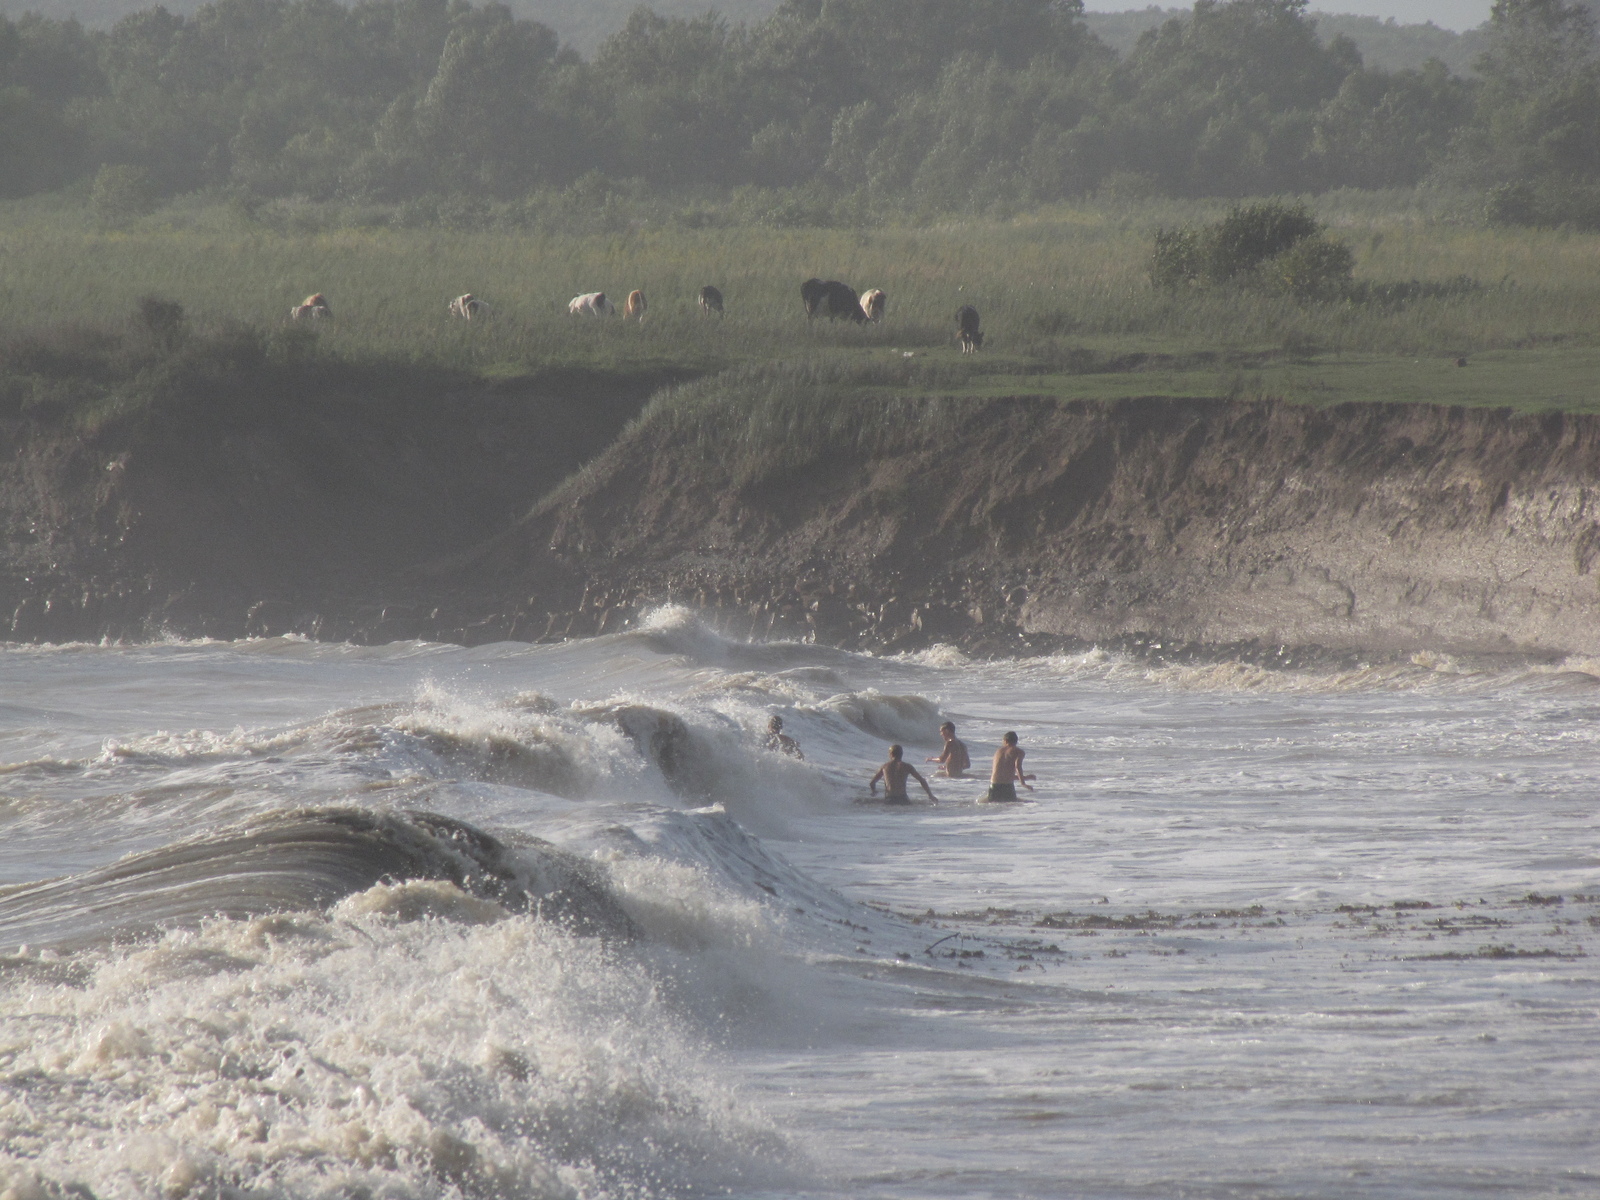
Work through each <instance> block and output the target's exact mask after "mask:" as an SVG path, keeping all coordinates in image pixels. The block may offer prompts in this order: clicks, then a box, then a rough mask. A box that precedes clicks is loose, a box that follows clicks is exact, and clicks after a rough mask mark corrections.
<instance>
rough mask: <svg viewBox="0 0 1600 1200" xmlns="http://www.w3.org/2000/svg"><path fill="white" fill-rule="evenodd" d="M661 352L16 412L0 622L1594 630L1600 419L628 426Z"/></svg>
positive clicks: (1392, 647) (1205, 644)
mask: <svg viewBox="0 0 1600 1200" xmlns="http://www.w3.org/2000/svg"><path fill="white" fill-rule="evenodd" d="M660 382H661V381H660V380H649V379H644V378H640V379H636V380H632V381H618V380H615V379H608V380H599V381H597V380H588V381H587V382H583V381H578V382H574V381H571V380H568V381H556V382H555V383H554V384H551V385H550V386H545V387H544V388H543V390H539V389H534V390H532V391H529V390H528V389H526V388H524V389H522V390H517V389H511V390H509V391H507V390H505V389H501V390H496V389H487V390H480V391H476V392H463V393H461V394H459V395H450V396H444V397H439V396H433V397H429V398H427V399H426V400H420V399H417V398H412V399H411V400H402V399H395V398H390V399H389V400H388V401H380V399H378V398H375V397H373V396H370V395H355V396H345V397H344V398H343V399H342V400H339V401H338V402H331V401H330V400H329V398H328V397H326V396H324V397H320V398H318V399H316V400H315V401H313V400H310V399H308V398H304V397H283V398H281V399H280V400H279V401H276V402H274V403H273V404H271V405H266V406H263V407H259V408H253V409H250V410H249V411H236V410H230V409H228V408H227V406H226V405H222V406H219V407H216V408H206V407H205V406H204V405H202V406H201V409H200V410H198V411H189V412H183V411H177V412H173V413H169V414H167V416H166V417H165V418H164V419H163V420H160V421H154V422H146V423H144V424H141V425H139V426H137V427H136V428H119V427H116V426H108V427H107V428H105V429H102V430H101V431H100V432H99V433H97V434H95V435H93V436H80V435H74V434H69V433H65V432H61V431H59V430H52V429H50V428H48V427H45V426H40V425H39V424H38V423H31V424H30V423H29V422H27V421H11V422H5V421H0V441H3V443H4V444H3V447H0V448H3V449H4V451H5V453H4V456H3V457H0V519H3V521H4V522H5V524H4V536H5V552H4V554H3V555H0V637H9V638H12V639H17V640H46V641H53V640H67V639H81V638H100V637H103V636H111V637H127V638H140V637H149V636H153V635H156V634H159V633H161V632H164V631H165V632H172V633H177V634H182V635H185V636H196V635H201V634H207V635H211V636H220V637H236V636H243V635H247V634H273V633H283V632H289V631H295V632H301V633H306V634H310V635H313V636H322V637H329V638H349V639H353V640H357V641H387V640H392V639H395V638H408V637H424V638H436V639H446V640H455V641H463V642H484V641H493V640H498V639H502V638H517V639H520V640H540V639H554V638H561V637H564V636H579V635H589V634H594V633H597V632H609V631H612V630H615V629H618V628H621V627H622V626H623V625H624V624H626V623H627V622H628V621H630V620H632V619H634V618H635V617H636V616H637V615H638V614H639V613H640V612H641V611H643V610H645V609H646V608H649V607H651V606H654V605H657V604H660V603H663V602H669V601H676V602H683V603H688V604H691V605H694V606H695V607H697V608H700V609H702V610H703V611H705V612H707V613H708V614H710V615H711V617H712V619H713V620H714V621H716V622H717V623H718V624H719V625H720V626H721V627H722V628H724V629H725V630H726V631H727V632H729V633H731V634H734V635H737V636H751V635H754V636H764V635H768V634H774V633H776V634H781V635H785V636H803V637H813V638H816V639H817V640H820V641H825V642H829V643H833V644H838V645H848V646H853V647H863V648H890V649H904V648H912V647H915V646H918V645H926V644H929V643H932V642H940V641H943V642H953V643H957V644H961V645H965V646H968V647H971V648H975V649H977V650H979V651H983V652H992V653H1008V652H1019V651H1027V650H1030V649H1032V650H1038V649H1044V648H1048V647H1052V646H1063V645H1073V644H1083V643H1090V642H1094V643H1100V644H1121V645H1131V646H1135V647H1140V646H1159V647H1161V648H1162V652H1163V653H1168V654H1170V653H1176V652H1192V653H1196V654H1201V653H1213V652H1216V651H1217V650H1219V649H1223V650H1226V652H1228V653H1230V654H1234V655H1244V656H1255V657H1257V658H1258V659H1260V660H1264V661H1278V662H1286V661H1293V660H1294V659H1295V658H1296V656H1297V655H1299V656H1304V655H1306V654H1308V653H1316V652H1321V653H1331V654H1339V655H1345V656H1349V655H1378V654H1394V653H1400V654H1403V653H1408V652H1412V651H1416V650H1442V651H1453V652H1475V653H1502V652H1514V653H1519V654H1532V655H1535V656H1543V657H1560V656H1563V655H1569V654H1580V655H1594V654H1600V581H1597V578H1596V573H1595V566H1596V562H1597V558H1600V419H1597V418H1594V417H1579V416H1563V415H1547V416H1535V415H1516V414H1512V413H1508V412H1503V411H1489V410H1481V409H1458V408H1434V407H1421V406H1405V405H1389V406H1384V405H1362V406H1346V407H1341V408H1334V409H1314V408H1308V407H1301V406H1292V405H1284V404H1276V403H1235V402H1226V401H1208V400H1188V401H1184V400H1144V401H1138V400H1135V401H1121V402H1115V403H1087V402H1070V403H1069V402H1058V401H1055V400H1051V399H1047V398H1038V397H1033V398H1014V399H995V400H929V401H915V400H905V399H900V400H897V401H894V402H893V403H894V404H895V405H898V407H897V408H895V409H893V413H894V420H892V421H884V420H881V419H879V416H880V414H881V412H882V411H886V410H882V409H879V408H871V407H851V405H853V404H855V401H850V402H849V403H842V404H840V405H838V406H836V411H837V412H839V413H844V414H845V415H846V416H847V417H848V416H849V415H850V414H852V413H854V414H857V418H853V419H855V420H856V423H855V424H853V425H852V424H851V423H850V421H849V420H845V419H842V418H841V419H840V420H838V421H835V422H834V424H831V425H830V424H828V423H827V422H823V423H822V424H821V425H819V426H817V427H816V428H813V429H811V430H810V431H809V433H807V434H806V435H805V436H804V437H802V436H799V435H795V436H793V437H791V436H789V435H788V434H785V433H782V432H781V429H782V428H785V427H783V426H782V425H781V422H780V423H777V424H771V423H769V425H767V426H759V427H757V426H755V425H750V424H748V422H747V423H746V425H745V426H741V424H740V423H741V421H744V420H745V419H746V417H747V416H748V414H749V412H750V411H751V406H750V405H749V404H747V403H746V402H745V400H744V399H743V398H742V397H741V396H739V395H738V394H735V393H731V392H730V393H728V394H727V395H726V396H724V397H722V398H721V399H720V400H716V401H715V402H714V403H711V404H709V406H702V407H701V408H698V409H693V410H690V409H685V410H683V413H680V415H679V418H677V420H676V424H673V423H672V422H670V421H669V422H665V423H664V422H662V421H652V420H650V419H648V418H647V419H645V420H643V421H640V422H638V423H636V424H634V425H632V426H629V427H628V428H627V429H626V430H624V429H623V425H624V423H625V422H626V421H627V419H628V418H629V417H630V416H632V415H633V414H634V413H635V412H636V411H637V410H638V408H639V406H640V405H641V404H642V403H643V400H644V397H645V395H646V394H647V392H648V391H649V390H650V389H652V388H653V387H655V386H657V385H658V384H659V383H660ZM546 383H547V384H549V383H550V381H546ZM597 387H598V388H603V389H605V390H606V397H604V398H602V397H601V396H600V395H599V394H597V392H596V390H595V389H596V388H597ZM876 403H877V402H876V401H874V400H872V399H870V398H868V399H864V400H861V401H860V404H861V405H866V406H870V405H873V404H876ZM793 411H798V412H800V413H802V414H803V413H804V412H806V411H809V410H808V409H807V408H806V407H805V405H804V404H802V405H801V406H800V407H799V408H798V409H795V410H793ZM684 413H687V414H688V415H684ZM830 419H831V418H830ZM775 429H776V430H780V432H778V433H774V432H773V430H775ZM752 430H754V431H755V432H752ZM819 430H820V432H819ZM619 431H620V436H619ZM868 431H870V434H871V435H870V436H868ZM807 438H809V439H810V440H809V441H807V440H806V439H807ZM802 443H803V448H802V449H799V450H797V449H796V447H797V446H801V445H802ZM595 454H598V455H599V457H598V458H596V459H594V461H593V462H592V463H591V464H590V465H589V466H588V467H587V468H586V469H585V470H584V471H582V472H580V473H579V474H578V475H576V476H573V477H572V478H570V479H569V480H568V481H567V483H566V485H565V486H564V487H563V488H562V489H561V490H560V491H558V492H557V493H556V494H555V495H554V496H553V497H552V498H551V499H549V500H547V501H545V502H544V504H543V505H542V506H541V507H539V508H537V509H535V510H534V511H533V513H532V515H530V516H525V517H522V518H520V519H519V518H518V516H517V514H519V513H527V512H528V510H529V508H530V506H532V505H533V504H534V502H535V500H536V499H537V498H538V497H539V496H540V495H543V494H545V493H546V492H547V491H548V490H549V489H550V488H551V487H552V486H553V485H554V484H555V483H556V482H557V481H558V480H560V479H561V478H562V476H564V475H566V474H567V473H568V472H570V471H572V470H573V469H574V468H575V467H576V466H578V464H580V463H581V462H583V461H584V460H585V459H588V458H589V457H590V456H591V455H595Z"/></svg>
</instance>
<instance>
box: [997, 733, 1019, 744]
mask: <svg viewBox="0 0 1600 1200" xmlns="http://www.w3.org/2000/svg"><path fill="white" fill-rule="evenodd" d="M1001 741H1003V742H1005V744H1006V745H1008V746H1015V745H1016V744H1017V731H1016V730H1015V729H1008V730H1006V736H1005V737H1003V738H1002V739H1001Z"/></svg>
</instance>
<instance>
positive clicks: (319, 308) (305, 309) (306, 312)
mask: <svg viewBox="0 0 1600 1200" xmlns="http://www.w3.org/2000/svg"><path fill="white" fill-rule="evenodd" d="M331 316H333V310H332V309H331V308H329V307H328V301H327V298H326V297H324V296H323V294H322V293H321V292H316V293H313V294H312V295H310V296H307V297H306V298H305V299H304V300H302V301H301V302H300V303H299V304H296V305H295V306H294V307H293V308H291V309H290V310H289V319H290V320H291V321H298V320H299V319H300V318H301V317H310V318H311V319H313V320H320V319H321V318H323V317H331Z"/></svg>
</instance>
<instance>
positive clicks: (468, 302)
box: [450, 292, 489, 321]
mask: <svg viewBox="0 0 1600 1200" xmlns="http://www.w3.org/2000/svg"><path fill="white" fill-rule="evenodd" d="M488 311H489V306H488V305H487V304H485V303H484V302H483V301H482V300H479V299H478V298H477V297H476V296H474V295H473V294H472V293H471V292H468V293H467V294H466V295H464V296H457V297H456V298H455V299H454V300H452V301H450V315H451V316H452V317H460V318H461V319H462V320H463V321H470V320H472V319H473V318H474V317H477V316H482V315H483V314H484V313H486V312H488Z"/></svg>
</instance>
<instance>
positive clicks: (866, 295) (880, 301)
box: [861, 288, 889, 321]
mask: <svg viewBox="0 0 1600 1200" xmlns="http://www.w3.org/2000/svg"><path fill="white" fill-rule="evenodd" d="M888 307H889V297H888V295H887V293H885V292H884V290H883V289H882V288H873V289H871V290H870V291H865V292H862V293H861V312H862V315H863V316H865V317H866V319H867V320H869V321H881V320H883V313H884V310H885V309H887V308H888Z"/></svg>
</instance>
